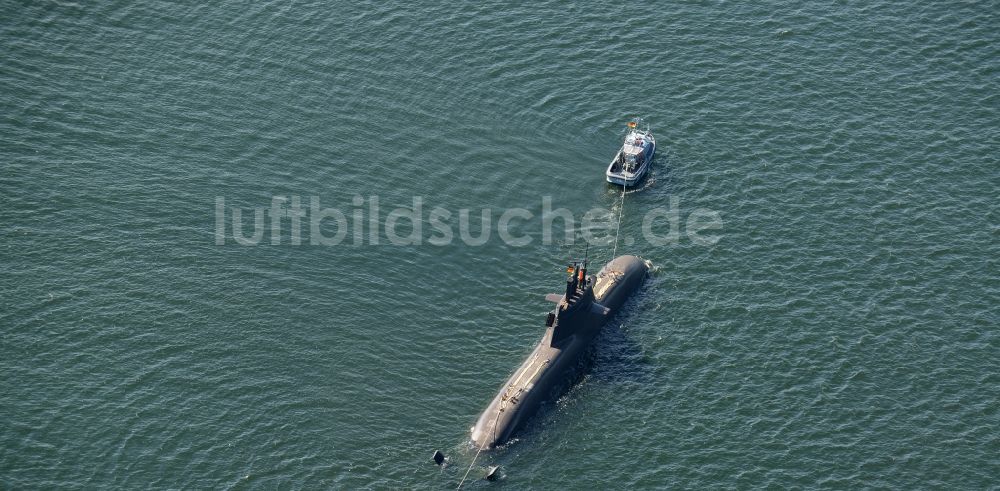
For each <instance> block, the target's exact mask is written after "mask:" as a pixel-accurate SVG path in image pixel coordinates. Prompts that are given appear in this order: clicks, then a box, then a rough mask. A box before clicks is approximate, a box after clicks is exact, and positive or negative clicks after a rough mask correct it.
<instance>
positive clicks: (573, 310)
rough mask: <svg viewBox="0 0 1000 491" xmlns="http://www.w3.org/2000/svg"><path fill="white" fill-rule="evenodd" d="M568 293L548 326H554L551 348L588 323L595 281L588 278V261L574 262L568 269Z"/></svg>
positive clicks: (550, 316)
mask: <svg viewBox="0 0 1000 491" xmlns="http://www.w3.org/2000/svg"><path fill="white" fill-rule="evenodd" d="M567 272H569V273H570V276H569V278H567V279H566V293H565V295H564V296H563V299H562V301H560V302H559V304H558V306H557V307H556V309H555V310H554V311H553V314H554V315H553V314H550V315H549V320H548V321H547V322H546V325H551V326H552V340H551V342H550V344H551V346H556V345H558V344H559V343H560V342H561V341H563V340H564V339H566V338H568V337H570V336H572V335H573V334H575V333H576V332H577V331H578V330H579V329H581V328H582V327H583V326H584V325H585V324H586V323H587V321H588V319H587V317H588V316H589V315H590V313H591V310H592V309H593V306H594V303H595V302H594V279H593V278H588V277H587V261H586V260H584V261H583V262H582V263H580V262H577V261H574V262H572V263H571V264H570V266H569V268H567Z"/></svg>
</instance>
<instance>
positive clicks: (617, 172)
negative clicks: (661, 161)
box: [604, 118, 656, 187]
mask: <svg viewBox="0 0 1000 491" xmlns="http://www.w3.org/2000/svg"><path fill="white" fill-rule="evenodd" d="M641 122H642V121H641V120H640V119H638V118H636V119H634V120H632V121H629V123H628V131H627V132H626V133H625V141H624V143H622V148H621V149H620V150H618V153H617V154H616V155H615V158H614V159H612V160H611V164H609V165H608V170H607V172H605V173H604V174H605V176H606V177H607V179H608V182H610V183H612V184H617V185H619V186H625V187H631V186H635V184H636V183H638V182H639V180H640V179H642V176H644V175H646V171H648V170H649V166H650V165H651V164H652V162H653V154H654V153H655V152H656V139H654V138H653V134H652V133H650V131H649V125H646V129H645V130H640V129H639V123H641Z"/></svg>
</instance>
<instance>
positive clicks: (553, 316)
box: [471, 255, 649, 450]
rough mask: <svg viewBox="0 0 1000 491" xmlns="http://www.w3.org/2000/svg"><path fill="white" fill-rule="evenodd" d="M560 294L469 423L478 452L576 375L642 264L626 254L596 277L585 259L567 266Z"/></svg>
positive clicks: (642, 272)
mask: <svg viewBox="0 0 1000 491" xmlns="http://www.w3.org/2000/svg"><path fill="white" fill-rule="evenodd" d="M567 272H568V273H569V277H568V279H567V280H566V291H565V293H562V294H559V293H550V294H548V295H546V296H545V298H546V300H549V301H551V302H555V303H556V307H555V308H554V309H553V310H552V311H551V312H549V314H548V315H547V316H546V320H545V334H543V335H542V339H541V341H539V342H538V345H537V346H536V347H535V349H534V350H533V351H532V352H531V354H530V355H528V358H527V359H526V360H524V363H522V364H521V366H520V367H519V368H518V369H517V370H516V371H515V372H514V374H513V375H511V376H510V378H509V379H508V380H507V382H506V383H504V384H503V386H502V387H501V388H500V392H499V393H498V394H497V395H496V397H494V398H493V401H492V402H490V405H489V406H487V407H486V410H485V411H483V413H482V414H481V415H480V416H479V419H478V421H477V422H476V424H475V426H473V427H472V429H471V432H472V436H471V441H472V444H473V445H475V446H476V447H477V448H479V450H484V449H491V448H495V447H497V446H499V445H502V444H504V443H506V442H508V441H510V439H511V438H512V437H513V436H514V435H515V433H516V432H517V431H518V430H519V429H521V428H522V427H524V425H525V424H526V423H527V422H528V421H529V420H530V419H531V417H532V416H533V415H534V414H535V413H537V412H538V410H539V408H540V407H541V405H542V403H544V402H545V401H550V400H555V399H556V398H557V397H558V396H559V395H561V394H562V392H563V391H564V390H566V389H567V388H569V386H570V384H571V383H572V382H573V381H574V380H575V379H576V376H577V371H578V369H579V368H580V367H581V366H582V365H583V363H582V361H583V360H584V356H585V354H586V353H587V351H588V348H589V346H590V344H591V342H592V341H593V340H594V338H595V337H597V334H598V333H599V332H600V330H601V327H603V326H604V324H605V323H606V322H607V321H608V320H609V319H611V318H612V317H613V316H614V315H615V314H617V313H618V312H619V311H620V310H621V307H622V305H624V304H625V301H626V300H628V299H629V298H630V297H631V296H632V295H633V294H634V293H635V292H636V291H637V290H638V289H639V287H641V286H642V284H643V281H644V280H645V278H646V275H647V274H648V272H649V265H648V263H647V262H646V261H645V260H643V259H641V258H639V257H637V256H632V255H625V256H619V257H617V258H615V259H613V260H611V262H609V263H607V264H606V265H605V266H604V267H603V268H601V270H600V271H599V272H598V273H597V275H596V276H588V275H587V261H586V260H584V261H582V262H579V261H575V262H572V263H571V264H570V266H569V268H568V269H567Z"/></svg>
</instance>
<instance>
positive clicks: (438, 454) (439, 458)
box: [434, 450, 444, 465]
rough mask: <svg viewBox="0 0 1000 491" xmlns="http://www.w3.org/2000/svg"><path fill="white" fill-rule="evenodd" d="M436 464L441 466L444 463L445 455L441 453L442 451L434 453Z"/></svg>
mask: <svg viewBox="0 0 1000 491" xmlns="http://www.w3.org/2000/svg"><path fill="white" fill-rule="evenodd" d="M434 463H435V464H437V465H441V464H443V463H444V454H443V453H441V451H440V450H435V451H434Z"/></svg>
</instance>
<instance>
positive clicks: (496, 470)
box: [486, 465, 500, 481]
mask: <svg viewBox="0 0 1000 491" xmlns="http://www.w3.org/2000/svg"><path fill="white" fill-rule="evenodd" d="M499 478H500V466H499V465H491V466H490V468H489V469H488V470H487V471H486V480H487V481H496V480H497V479H499Z"/></svg>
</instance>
